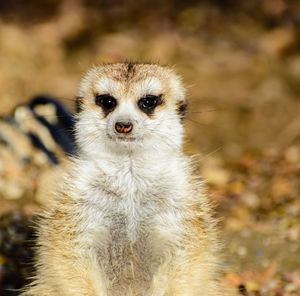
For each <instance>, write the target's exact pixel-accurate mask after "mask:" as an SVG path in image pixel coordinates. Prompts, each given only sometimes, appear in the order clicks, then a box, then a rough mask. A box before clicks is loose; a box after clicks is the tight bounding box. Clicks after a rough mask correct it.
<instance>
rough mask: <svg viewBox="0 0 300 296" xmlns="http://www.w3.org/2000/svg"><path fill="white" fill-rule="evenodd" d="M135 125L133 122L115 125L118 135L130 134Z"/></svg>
mask: <svg viewBox="0 0 300 296" xmlns="http://www.w3.org/2000/svg"><path fill="white" fill-rule="evenodd" d="M132 128H133V125H132V123H131V122H129V121H128V122H117V123H116V124H115V129H116V131H117V132H118V133H121V134H128V133H130V132H131V131H132Z"/></svg>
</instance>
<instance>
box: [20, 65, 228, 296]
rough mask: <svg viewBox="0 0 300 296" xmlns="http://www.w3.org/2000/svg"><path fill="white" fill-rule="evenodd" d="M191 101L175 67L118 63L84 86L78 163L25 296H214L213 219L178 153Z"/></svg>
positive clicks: (45, 230) (96, 71) (47, 226)
mask: <svg viewBox="0 0 300 296" xmlns="http://www.w3.org/2000/svg"><path fill="white" fill-rule="evenodd" d="M186 107H187V101H186V99H185V89H184V87H183V85H182V82H181V79H180V77H179V76H178V75H177V74H175V72H174V71H173V70H172V69H171V68H169V67H163V66H159V65H155V64H138V63H136V64H135V63H118V64H107V65H102V66H99V67H95V68H93V69H92V70H90V71H89V72H88V74H87V75H86V76H85V77H84V78H83V80H82V83H81V88H80V94H79V112H78V115H77V122H76V125H75V133H76V142H77V145H78V155H77V156H76V157H73V158H72V159H71V161H70V166H69V169H68V171H67V172H66V174H65V177H64V178H63V180H62V185H61V186H60V189H59V190H58V192H57V194H56V198H55V200H54V201H53V203H52V204H51V206H49V207H48V209H47V210H46V211H45V213H44V214H43V216H42V218H41V220H40V223H39V224H40V225H39V230H38V246H37V259H36V261H37V264H36V267H37V273H36V276H35V278H34V280H33V282H32V284H31V285H30V286H29V287H27V288H26V289H25V291H24V292H23V294H22V295H23V296H74V295H76V296H133V295H134V296H139V295H143V296H179V295H180V296H183V295H187V296H194V295H198V296H218V295H225V293H224V290H223V288H222V287H221V284H220V281H219V266H220V263H221V262H220V259H219V255H218V253H219V242H218V238H217V231H216V219H215V218H214V217H213V213H212V206H211V204H210V201H209V199H208V197H207V195H206V193H205V190H204V189H203V184H202V181H201V179H200V178H199V177H197V176H196V175H195V174H194V169H193V165H192V161H191V158H189V157H187V156H185V155H184V153H183V151H182V145H183V137H184V128H183V118H184V116H185V113H186Z"/></svg>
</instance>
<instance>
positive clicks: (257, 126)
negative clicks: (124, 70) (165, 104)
mask: <svg viewBox="0 0 300 296" xmlns="http://www.w3.org/2000/svg"><path fill="white" fill-rule="evenodd" d="M299 23H300V1H298V0H295V1H284V0H272V1H270V0H253V1H246V0H242V1H237V0H226V1H225V0H224V1H217V0H214V1H191V0H189V1H184V3H182V2H181V1H180V2H179V1H171V0H166V1H164V2H163V4H161V1H158V0H156V1H138V2H135V1H113V2H110V1H94V0H76V1H71V0H64V1H44V2H43V5H41V3H40V2H39V1H34V0H30V1H27V2H26V5H25V4H23V2H21V1H15V3H14V4H10V3H8V2H7V3H4V2H3V3H1V4H0V52H1V54H0V85H1V87H0V98H1V99H0V107H1V109H0V111H1V114H2V116H5V115H7V114H16V110H15V108H16V106H18V105H19V104H21V103H24V104H26V103H27V102H29V101H30V100H31V98H32V97H33V96H34V95H36V94H41V93H44V94H45V93H46V94H51V95H53V96H55V97H58V98H59V99H60V100H61V102H63V103H64V104H66V105H67V106H68V107H69V108H73V110H74V98H75V96H76V94H77V91H78V85H79V82H80V79H81V77H82V76H83V74H84V73H85V72H86V71H87V70H88V69H89V68H90V67H91V66H92V65H97V64H99V63H103V62H116V61H124V60H134V61H154V62H160V63H162V64H168V65H174V67H175V69H176V70H177V72H178V73H180V74H182V76H183V81H184V83H185V85H186V86H187V96H188V98H189V100H190V108H189V113H188V115H187V118H186V122H185V125H186V130H187V136H186V145H185V150H186V152H187V153H188V154H194V153H197V154H198V155H199V157H198V159H199V174H202V175H203V178H204V179H205V180H207V186H208V189H209V194H210V198H211V199H212V200H214V201H215V202H216V204H217V207H216V212H217V213H216V215H217V216H218V217H220V229H221V235H222V236H223V237H224V239H225V246H224V250H225V253H226V254H227V256H226V263H224V265H225V267H226V274H225V275H224V281H225V282H226V283H227V284H228V285H230V286H232V287H234V288H236V289H238V290H239V293H240V294H241V295H263V296H265V295H276V296H281V295H282V296H290V295H293V296H295V295H300V242H299V239H300V199H299V193H300V186H299V185H300V180H299V176H300V117H299V109H300V87H299V85H300V29H299V28H300V26H299V25H300V24H299ZM47 112H49V113H47ZM51 112H52V111H51V110H46V115H47V114H48V115H47V116H48V118H49V119H50V118H51V117H52V116H53V115H52V113H51ZM26 116H27V117H26ZM26 116H25V118H23V119H24V120H23V121H22V125H23V126H24V128H25V129H35V128H36V127H35V124H36V123H35V121H34V119H33V117H32V116H31V115H30V114H29V115H26ZM4 134H5V136H7V135H8V137H9V138H10V139H11V138H13V137H14V140H13V143H14V144H13V145H12V147H15V148H13V149H12V148H11V147H10V148H7V145H5V143H4V142H3V138H2V136H3V135H4ZM0 135H1V138H0V140H1V141H0V142H1V143H0V224H1V225H0V287H1V289H2V291H4V287H5V289H8V288H9V287H11V288H13V289H14V288H18V287H20V286H21V285H22V284H23V280H19V279H22V278H24V274H25V273H27V271H24V270H25V269H23V267H20V266H19V265H18V264H16V263H15V262H16V261H18V260H19V258H21V257H26V256H29V255H28V254H27V253H26V252H25V253H22V252H21V251H20V252H19V253H18V254H20V257H17V259H16V257H14V256H13V255H11V254H13V252H12V251H9V250H10V249H9V246H7V242H8V241H9V242H13V243H8V245H13V246H15V243H17V242H18V241H19V242H20V244H21V242H22V241H24V239H25V238H26V237H27V236H28V237H31V236H32V232H30V231H28V232H27V230H24V229H25V228H26V229H27V225H28V223H27V218H26V217H31V216H32V215H35V214H36V213H38V212H39V209H40V204H42V203H43V202H45V200H47V193H49V191H50V187H51V186H50V184H51V182H50V180H51V179H52V177H53V175H55V171H57V169H58V167H57V166H55V165H53V164H51V161H49V159H48V158H47V157H46V156H45V154H44V153H43V152H41V151H40V150H39V149H36V148H34V147H32V145H31V143H30V141H28V139H27V137H26V136H24V135H21V134H20V133H17V136H16V132H15V131H14V130H13V129H12V128H11V127H9V125H7V123H3V121H1V122H0ZM44 140H45V141H48V142H47V143H48V144H49V145H50V146H49V147H51V149H52V150H53V151H55V153H56V154H57V156H58V159H59V160H60V165H59V166H63V163H64V162H63V158H64V156H63V152H62V149H61V147H59V145H57V144H55V142H51V139H49V138H47V137H45V139H44ZM51 145H52V146H51ZM18 213H21V214H18ZM18 215H21V216H18ZM20 217H21V218H20ZM19 219H20V221H23V222H20V221H19ZM8 221H11V223H12V225H17V226H16V228H17V229H22V230H21V233H23V235H24V236H22V235H17V234H18V233H19V230H16V231H15V230H14V226H12V228H10V226H9V225H8V223H9V222H8ZM13 221H19V222H13ZM24 221H25V222H24ZM14 223H15V224H14ZM22 223H23V224H22ZM29 224H30V222H29ZM20 225H21V226H20ZM22 225H25V226H24V227H25V228H24V227H23V226H22ZM29 228H30V227H29ZM7 233H10V234H11V236H7ZM16 240H17V241H16ZM25 240H26V239H25ZM5 244H6V247H5ZM5 248H6V249H5ZM24 249H27V247H26V246H25V247H24ZM24 254H25V255H24ZM14 269H15V270H16V269H18V270H19V272H18V275H19V276H18V280H16V281H15V282H14V281H13V280H12V277H11V276H8V275H10V274H11V272H12V270H14ZM20 271H21V272H20ZM5 293H6V294H5ZM7 293H8V292H2V294H3V295H16V293H15V292H10V294H9V293H8V294H7ZM14 293H15V294H14ZM2 294H1V292H0V295H2Z"/></svg>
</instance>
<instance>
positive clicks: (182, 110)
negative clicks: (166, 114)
mask: <svg viewBox="0 0 300 296" xmlns="http://www.w3.org/2000/svg"><path fill="white" fill-rule="evenodd" d="M176 105H177V113H178V115H179V116H180V119H181V120H182V121H183V120H184V118H185V116H186V114H187V108H188V102H187V101H179V102H178V103H177V104H176Z"/></svg>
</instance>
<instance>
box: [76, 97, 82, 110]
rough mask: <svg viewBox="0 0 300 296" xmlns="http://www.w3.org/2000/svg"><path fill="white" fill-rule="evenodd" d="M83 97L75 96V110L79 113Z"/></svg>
mask: <svg viewBox="0 0 300 296" xmlns="http://www.w3.org/2000/svg"><path fill="white" fill-rule="evenodd" d="M82 104H83V97H81V96H77V97H76V100H75V107H76V112H77V113H80V112H81V111H82Z"/></svg>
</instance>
